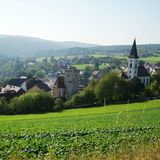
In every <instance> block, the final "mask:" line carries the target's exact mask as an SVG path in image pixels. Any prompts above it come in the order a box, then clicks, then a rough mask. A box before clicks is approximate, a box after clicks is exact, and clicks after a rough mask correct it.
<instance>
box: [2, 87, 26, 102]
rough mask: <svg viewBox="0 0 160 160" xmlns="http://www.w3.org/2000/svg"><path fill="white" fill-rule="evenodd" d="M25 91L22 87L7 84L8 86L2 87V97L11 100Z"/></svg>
mask: <svg viewBox="0 0 160 160" xmlns="http://www.w3.org/2000/svg"><path fill="white" fill-rule="evenodd" d="M24 93H25V91H24V90H23V89H22V88H21V87H17V86H12V85H6V87H4V88H2V89H1V92H0V97H4V98H5V99H6V100H8V101H9V100H11V99H12V98H14V97H16V96H20V95H22V94H24Z"/></svg>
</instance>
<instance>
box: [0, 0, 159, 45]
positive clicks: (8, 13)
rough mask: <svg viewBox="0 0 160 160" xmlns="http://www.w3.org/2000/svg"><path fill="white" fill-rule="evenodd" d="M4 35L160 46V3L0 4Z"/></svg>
mask: <svg viewBox="0 0 160 160" xmlns="http://www.w3.org/2000/svg"><path fill="white" fill-rule="evenodd" d="M0 34H9V35H25V36H32V37H40V38H44V39H50V40H55V41H79V42H88V43H97V44H106V45H111V44H132V41H133V38H134V37H136V39H137V42H138V43H141V44H142V43H160V0H0Z"/></svg>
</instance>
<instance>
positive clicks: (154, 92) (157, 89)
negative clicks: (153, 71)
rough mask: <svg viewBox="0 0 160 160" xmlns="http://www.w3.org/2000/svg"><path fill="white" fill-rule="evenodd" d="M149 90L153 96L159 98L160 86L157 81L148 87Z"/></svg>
mask: <svg viewBox="0 0 160 160" xmlns="http://www.w3.org/2000/svg"><path fill="white" fill-rule="evenodd" d="M149 88H150V90H151V92H152V95H153V96H159V95H160V86H159V84H158V81H157V80H154V81H153V82H152V83H151V85H150V87H149Z"/></svg>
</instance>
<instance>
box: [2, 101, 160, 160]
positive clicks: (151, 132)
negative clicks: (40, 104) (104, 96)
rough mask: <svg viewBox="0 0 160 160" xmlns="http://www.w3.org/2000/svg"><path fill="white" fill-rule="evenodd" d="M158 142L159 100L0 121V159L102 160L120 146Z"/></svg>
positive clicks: (159, 127)
mask: <svg viewBox="0 0 160 160" xmlns="http://www.w3.org/2000/svg"><path fill="white" fill-rule="evenodd" d="M159 140H160V100H153V101H147V102H141V103H132V104H120V105H107V106H105V107H95V108H82V109H71V110H65V111H63V112H59V113H46V114H30V115H15V116H0V159H18V157H21V159H36V158H37V159H45V158H46V157H47V158H48V159H56V158H57V159H70V158H69V156H70V155H76V156H78V157H79V156H80V155H82V154H84V155H89V154H91V153H98V154H104V155H107V154H108V153H115V152H116V151H117V149H118V148H120V147H121V146H124V147H125V148H126V149H127V151H128V152H132V148H133V146H136V145H141V146H147V145H152V144H153V143H155V142H157V141H159ZM15 157H16V158H15ZM49 157H50V158H49ZM51 157H52V158H51ZM55 157H56V158H55ZM47 158H46V159H47ZM19 159H20V158H19ZM71 159H76V158H71Z"/></svg>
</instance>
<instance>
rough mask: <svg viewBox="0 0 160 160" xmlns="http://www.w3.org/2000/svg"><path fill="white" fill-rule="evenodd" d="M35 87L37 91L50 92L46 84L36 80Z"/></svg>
mask: <svg viewBox="0 0 160 160" xmlns="http://www.w3.org/2000/svg"><path fill="white" fill-rule="evenodd" d="M35 85H36V86H37V87H38V88H39V89H41V90H43V91H45V92H48V91H51V88H50V87H49V86H48V85H47V84H45V83H44V82H42V81H41V80H37V81H36V83H35Z"/></svg>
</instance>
